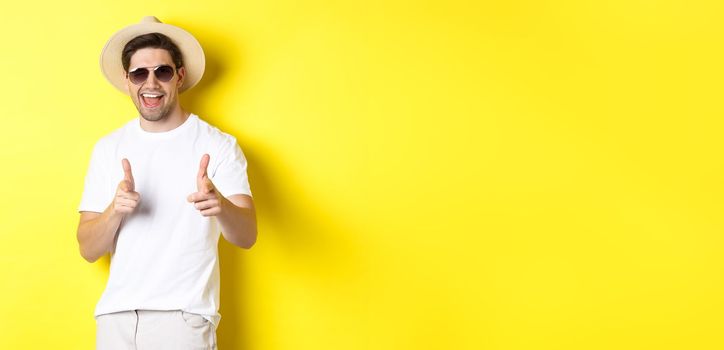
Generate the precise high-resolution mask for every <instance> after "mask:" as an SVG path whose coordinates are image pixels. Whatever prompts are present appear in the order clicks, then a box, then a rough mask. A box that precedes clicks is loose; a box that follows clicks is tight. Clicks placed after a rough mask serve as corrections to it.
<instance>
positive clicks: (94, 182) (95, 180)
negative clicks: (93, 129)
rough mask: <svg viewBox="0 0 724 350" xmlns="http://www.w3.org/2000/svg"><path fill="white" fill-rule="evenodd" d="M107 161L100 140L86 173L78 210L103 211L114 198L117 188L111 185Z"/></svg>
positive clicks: (94, 148)
mask: <svg viewBox="0 0 724 350" xmlns="http://www.w3.org/2000/svg"><path fill="white" fill-rule="evenodd" d="M105 161H107V159H105V154H104V151H103V147H102V143H101V142H100V141H99V142H98V143H96V145H95V146H94V147H93V152H92V153H91V159H90V164H89V166H88V172H86V175H85V185H84V187H83V196H82V197H81V200H80V205H79V206H78V211H79V212H82V211H92V212H96V213H102V212H103V211H104V210H105V209H106V207H108V204H110V202H111V200H112V199H113V194H114V192H115V188H114V187H113V186H112V185H111V183H110V182H111V181H110V179H109V178H108V174H107V172H106V169H105V167H104V166H103V164H104V163H105Z"/></svg>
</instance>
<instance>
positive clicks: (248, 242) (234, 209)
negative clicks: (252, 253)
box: [216, 194, 257, 249]
mask: <svg viewBox="0 0 724 350" xmlns="http://www.w3.org/2000/svg"><path fill="white" fill-rule="evenodd" d="M220 197H221V198H222V199H221V211H220V212H219V214H216V218H217V219H218V220H219V224H220V225H221V233H222V234H223V235H224V238H226V240H227V241H229V242H231V243H232V244H234V245H236V246H239V247H241V248H245V249H249V248H251V247H252V246H253V245H254V243H256V235H257V230H256V210H255V209H254V201H253V200H252V199H251V197H250V196H248V195H245V194H236V195H233V196H229V198H224V197H223V196H220Z"/></svg>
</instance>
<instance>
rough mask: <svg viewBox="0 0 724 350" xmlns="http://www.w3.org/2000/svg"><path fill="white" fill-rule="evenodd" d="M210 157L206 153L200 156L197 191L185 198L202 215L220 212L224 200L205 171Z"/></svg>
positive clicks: (212, 214)
mask: <svg viewBox="0 0 724 350" xmlns="http://www.w3.org/2000/svg"><path fill="white" fill-rule="evenodd" d="M210 158H211V157H210V156H209V155H208V154H204V156H203V157H201V164H200V165H199V174H198V176H197V177H196V188H197V190H198V192H195V193H192V194H190V195H189V196H188V198H187V200H188V201H189V202H190V203H194V206H195V207H196V209H198V210H199V212H201V215H203V216H216V215H218V214H219V213H221V206H222V204H223V200H224V197H223V196H222V195H221V194H220V193H219V192H218V191H216V187H214V184H213V183H212V182H211V180H210V179H209V176H208V173H207V171H206V169H207V168H208V167H209V159H210Z"/></svg>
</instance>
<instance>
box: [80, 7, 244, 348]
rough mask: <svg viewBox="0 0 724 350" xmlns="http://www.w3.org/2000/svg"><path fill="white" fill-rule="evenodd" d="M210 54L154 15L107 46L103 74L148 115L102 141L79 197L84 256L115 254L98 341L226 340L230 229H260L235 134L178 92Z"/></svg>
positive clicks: (169, 343)
mask: <svg viewBox="0 0 724 350" xmlns="http://www.w3.org/2000/svg"><path fill="white" fill-rule="evenodd" d="M204 64H205V58H204V53H203V50H202V49H201V46H200V45H199V43H198V41H197V40H196V39H195V38H194V37H193V36H192V35H191V34H189V33H188V32H186V31H184V30H183V29H181V28H178V27H175V26H171V25H168V24H164V23H161V22H160V21H159V20H158V19H156V18H155V17H146V18H144V19H143V20H142V21H141V22H140V23H138V24H135V25H132V26H129V27H126V28H124V29H122V30H120V31H119V32H117V33H116V34H115V35H114V36H113V37H111V39H110V40H109V41H108V43H107V44H106V46H105V47H104V49H103V51H102V53H101V69H102V71H103V73H104V75H105V76H106V78H107V79H108V80H109V81H110V82H111V83H112V84H113V85H114V86H115V87H116V88H118V89H120V90H121V91H123V92H124V93H127V94H129V95H130V97H131V100H132V101H133V103H134V104H135V106H136V108H137V109H138V112H139V114H140V117H138V118H134V119H133V120H131V121H130V122H128V123H127V124H126V125H124V126H123V127H121V128H120V129H118V130H116V131H114V132H112V133H110V134H109V135H107V136H105V137H103V138H101V139H100V140H99V141H98V142H97V143H96V145H95V147H94V149H93V152H92V155H91V160H90V166H89V168H88V173H87V174H86V178H85V188H84V191H83V196H82V199H81V203H80V206H79V208H78V210H79V212H80V214H81V215H80V223H79V224H78V233H77V235H78V242H79V245H80V253H81V255H82V256H83V258H85V259H86V260H88V261H89V262H94V261H96V260H97V259H98V258H100V257H101V256H103V255H105V254H106V253H110V254H111V266H110V276H109V278H108V284H107V285H106V289H105V291H104V292H103V295H102V296H101V298H100V301H99V302H98V304H97V306H96V310H95V319H96V322H97V336H96V344H97V348H98V349H138V350H143V349H216V329H217V327H218V323H219V321H220V318H221V315H219V313H218V308H219V263H218V252H217V246H218V240H219V231H221V233H222V234H223V236H224V238H225V239H226V240H228V241H229V242H231V243H233V244H235V245H237V246H239V247H243V248H247V249H248V248H250V247H251V246H252V245H254V243H255V241H256V235H257V231H256V217H255V210H254V204H253V201H252V198H251V191H250V189H249V182H248V179H247V175H246V159H245V157H244V154H243V153H242V151H241V149H240V148H239V146H238V144H237V143H236V139H234V138H233V137H232V136H230V135H228V134H225V133H223V132H221V131H220V130H219V129H217V128H215V127H213V126H211V125H209V124H208V123H206V122H205V121H203V120H201V119H200V118H199V117H198V116H196V115H194V114H191V113H189V112H187V111H185V110H184V109H183V108H182V107H181V105H180V103H179V100H178V94H179V93H181V92H183V91H185V90H188V89H190V88H191V87H193V86H194V85H196V83H198V81H199V80H200V79H201V76H202V75H203V71H204Z"/></svg>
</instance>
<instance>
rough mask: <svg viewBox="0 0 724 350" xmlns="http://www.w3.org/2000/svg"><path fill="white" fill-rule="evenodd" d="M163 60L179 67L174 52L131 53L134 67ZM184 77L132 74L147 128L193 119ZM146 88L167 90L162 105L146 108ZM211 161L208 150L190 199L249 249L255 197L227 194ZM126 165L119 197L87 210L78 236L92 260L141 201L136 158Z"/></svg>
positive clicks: (133, 90)
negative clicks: (182, 94) (184, 101)
mask: <svg viewBox="0 0 724 350" xmlns="http://www.w3.org/2000/svg"><path fill="white" fill-rule="evenodd" d="M162 64H167V65H170V66H172V67H173V66H174V64H173V60H172V59H171V56H170V55H169V53H168V51H166V50H163V49H152V48H146V49H141V50H138V51H136V53H135V54H134V55H133V56H132V57H131V62H130V66H129V70H132V69H134V68H136V67H156V66H159V65H162ZM184 77H185V70H184V68H183V67H182V68H180V69H179V70H178V74H175V75H174V77H173V79H171V80H170V81H168V82H161V81H158V80H157V79H156V77H155V75H154V74H149V77H148V79H147V80H146V81H145V82H143V83H141V84H139V85H134V84H133V83H131V82H130V81H128V79H127V78H126V83H127V85H128V92H129V95H130V96H131V100H132V101H133V103H134V104H135V105H136V108H137V109H138V111H139V113H140V114H141V117H142V118H140V121H141V128H143V129H144V130H145V131H148V132H163V131H169V130H173V129H174V128H176V127H178V126H179V125H181V124H183V123H184V122H185V121H186V119H188V117H189V115H190V114H189V113H187V112H186V111H184V109H183V108H181V105H180V103H179V100H178V89H179V88H180V87H181V85H183V79H184ZM144 92H153V93H155V94H159V93H161V94H163V95H164V96H163V98H162V101H161V105H160V106H158V107H155V108H147V107H145V106H144V105H143V104H142V103H141V97H140V94H142V93H144ZM209 161H210V156H209V155H208V154H205V155H203V156H202V157H201V160H200V163H199V171H198V173H197V174H196V187H197V191H196V192H194V193H191V194H189V196H188V197H187V202H188V203H189V205H193V206H194V207H195V208H196V209H197V210H198V211H199V214H200V215H203V216H206V217H211V216H214V217H216V219H217V220H218V222H219V224H220V225H221V231H222V235H223V236H224V238H225V239H226V240H227V241H229V242H230V243H232V244H234V245H236V246H238V247H241V248H245V249H249V248H251V247H252V246H253V245H254V243H255V242H256V237H257V225H256V210H255V209H254V202H253V200H252V198H251V197H250V196H248V195H241V194H239V195H232V196H229V197H228V198H226V197H224V196H222V195H221V193H219V191H217V190H216V187H215V186H214V184H213V182H212V181H211V179H209V177H208V172H207V171H208V165H209ZM120 166H121V167H122V168H123V173H124V176H123V180H121V181H120V182H119V183H118V186H117V187H116V194H115V196H114V198H113V201H112V202H111V203H110V204H109V205H108V207H107V208H106V209H105V210H104V211H103V212H102V213H96V212H88V211H84V212H81V214H80V221H79V223H78V232H77V238H78V244H79V246H80V254H81V256H82V257H83V258H84V259H86V260H87V261H88V262H94V261H96V260H98V259H99V258H100V257H102V256H103V255H105V254H107V253H109V252H112V251H113V250H114V249H115V242H116V240H117V236H118V228H119V227H120V224H121V222H122V221H123V219H124V218H125V217H127V216H129V215H132V214H133V212H134V211H135V210H136V208H137V207H138V204H139V203H140V201H141V194H140V193H138V192H136V191H135V183H134V180H133V171H132V169H131V164H130V162H129V161H128V159H125V158H124V159H123V160H122V161H121V164H120Z"/></svg>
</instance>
